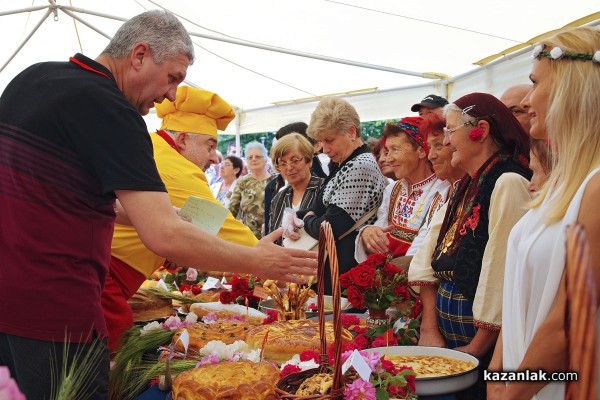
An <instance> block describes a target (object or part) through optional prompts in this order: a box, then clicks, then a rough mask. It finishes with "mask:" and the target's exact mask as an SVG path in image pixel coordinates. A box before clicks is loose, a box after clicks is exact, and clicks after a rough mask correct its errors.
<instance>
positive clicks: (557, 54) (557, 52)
mask: <svg viewBox="0 0 600 400" xmlns="http://www.w3.org/2000/svg"><path fill="white" fill-rule="evenodd" d="M562 55H563V51H562V49H561V48H560V47H555V48H553V49H552V50H550V57H552V59H553V60H558V59H559V58H561V57H562Z"/></svg>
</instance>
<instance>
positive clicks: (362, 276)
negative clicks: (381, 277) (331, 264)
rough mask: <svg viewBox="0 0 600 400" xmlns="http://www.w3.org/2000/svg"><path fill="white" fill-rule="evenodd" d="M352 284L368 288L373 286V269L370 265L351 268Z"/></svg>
mask: <svg viewBox="0 0 600 400" xmlns="http://www.w3.org/2000/svg"><path fill="white" fill-rule="evenodd" d="M351 271H352V277H353V278H354V284H355V285H356V286H358V287H361V288H363V289H369V288H371V287H372V286H373V277H374V276H375V269H374V268H370V267H361V266H356V267H354V268H352V269H351Z"/></svg>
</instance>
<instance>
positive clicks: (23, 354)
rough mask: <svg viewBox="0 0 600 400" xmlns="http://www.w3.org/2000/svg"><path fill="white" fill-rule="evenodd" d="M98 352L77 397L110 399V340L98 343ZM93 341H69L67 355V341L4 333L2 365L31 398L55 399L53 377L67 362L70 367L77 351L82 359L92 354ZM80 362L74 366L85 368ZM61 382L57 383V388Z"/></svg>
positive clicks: (0, 347)
mask: <svg viewBox="0 0 600 400" xmlns="http://www.w3.org/2000/svg"><path fill="white" fill-rule="evenodd" d="M94 346H95V347H96V348H97V347H98V346H99V347H100V348H99V349H98V348H97V349H96V351H101V355H100V358H99V361H98V362H95V363H93V365H91V371H90V373H89V375H87V376H88V378H87V379H86V380H85V383H86V385H85V387H84V389H83V390H82V391H81V392H80V393H76V394H75V395H74V397H73V395H72V396H71V397H73V398H74V399H79V398H87V399H89V400H106V399H107V398H108V372H109V369H110V357H109V351H108V346H107V344H106V340H104V341H101V342H99V343H96V344H95V345H94ZM91 347H92V344H89V343H69V344H68V349H67V353H66V360H65V357H64V356H63V355H64V352H65V344H64V343H55V342H47V341H43V340H34V339H27V338H23V337H20V336H14V335H8V334H5V333H0V365H5V366H7V367H8V368H9V369H10V374H11V376H12V377H13V378H14V379H15V380H16V381H17V384H18V385H19V388H20V389H21V392H23V394H24V395H25V396H26V398H27V400H51V399H52V398H53V395H54V394H55V393H54V394H53V393H52V389H51V388H52V379H53V375H54V379H55V380H57V379H58V376H59V373H60V372H61V371H62V368H63V363H66V364H65V365H67V366H70V365H71V364H72V360H73V358H74V357H75V354H76V353H79V357H78V361H79V362H81V360H82V359H84V358H85V355H86V354H88V353H89V351H90V348H91ZM81 368H82V367H81V366H80V365H76V366H75V367H74V369H75V370H81ZM56 386H57V383H56V382H55V383H54V388H55V389H54V390H56Z"/></svg>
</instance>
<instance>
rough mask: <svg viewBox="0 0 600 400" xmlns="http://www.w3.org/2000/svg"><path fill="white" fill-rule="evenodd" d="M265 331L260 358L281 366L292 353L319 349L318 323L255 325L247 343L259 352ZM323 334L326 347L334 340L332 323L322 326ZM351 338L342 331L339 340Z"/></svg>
mask: <svg viewBox="0 0 600 400" xmlns="http://www.w3.org/2000/svg"><path fill="white" fill-rule="evenodd" d="M267 332H268V333H269V336H268V337H267V342H266V343H265V348H264V351H263V356H264V357H265V358H266V359H267V360H271V361H275V362H277V363H284V362H286V361H288V360H289V359H290V358H292V356H293V355H294V354H300V353H302V352H303V351H304V350H313V351H316V352H320V350H321V338H320V335H319V323H318V322H315V321H310V320H306V319H300V320H290V321H277V322H273V323H270V324H267V325H261V326H257V327H255V328H253V329H251V330H250V331H249V332H248V335H247V336H246V342H247V343H248V344H249V345H250V346H252V347H254V348H255V349H260V348H261V347H262V343H263V340H264V337H265V335H266V334H267ZM325 334H326V335H327V344H328V345H331V344H332V343H333V341H334V332H333V324H332V323H331V322H326V323H325ZM352 339H353V337H352V334H351V333H350V332H348V331H347V330H346V329H343V328H342V341H343V342H350V341H352Z"/></svg>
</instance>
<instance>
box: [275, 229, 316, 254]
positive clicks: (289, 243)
mask: <svg viewBox="0 0 600 400" xmlns="http://www.w3.org/2000/svg"><path fill="white" fill-rule="evenodd" d="M298 233H299V234H300V239H298V240H292V239H290V238H284V239H283V242H282V243H283V247H289V248H290V249H301V250H312V249H313V248H314V247H315V246H316V245H318V244H319V241H318V240H317V239H315V238H313V237H312V236H310V235H309V234H308V233H306V231H305V230H304V228H301V229H300V230H299V231H298Z"/></svg>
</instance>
